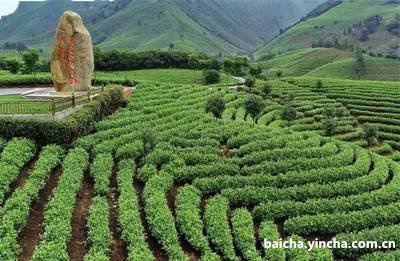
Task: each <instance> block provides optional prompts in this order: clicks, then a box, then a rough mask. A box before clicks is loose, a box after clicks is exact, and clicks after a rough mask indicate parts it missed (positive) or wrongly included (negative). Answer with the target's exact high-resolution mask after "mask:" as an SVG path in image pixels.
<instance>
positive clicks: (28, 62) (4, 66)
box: [0, 50, 50, 76]
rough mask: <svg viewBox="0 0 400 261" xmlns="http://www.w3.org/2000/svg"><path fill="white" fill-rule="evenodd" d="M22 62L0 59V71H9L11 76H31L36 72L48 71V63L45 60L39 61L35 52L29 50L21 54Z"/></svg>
mask: <svg viewBox="0 0 400 261" xmlns="http://www.w3.org/2000/svg"><path fill="white" fill-rule="evenodd" d="M22 60H23V62H20V61H18V60H16V59H4V58H0V70H7V71H10V72H11V73H12V74H17V73H19V72H22V73H24V74H33V76H35V74H36V72H48V71H50V63H49V61H47V60H41V59H40V57H39V54H38V52H37V51H36V50H29V51H26V52H24V53H23V54H22Z"/></svg>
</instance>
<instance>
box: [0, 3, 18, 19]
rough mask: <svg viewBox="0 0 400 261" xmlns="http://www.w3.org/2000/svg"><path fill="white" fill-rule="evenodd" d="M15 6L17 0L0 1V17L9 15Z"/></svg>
mask: <svg viewBox="0 0 400 261" xmlns="http://www.w3.org/2000/svg"><path fill="white" fill-rule="evenodd" d="M17 6H18V0H0V16H3V15H8V14H11V13H12V12H14V11H15V9H17Z"/></svg>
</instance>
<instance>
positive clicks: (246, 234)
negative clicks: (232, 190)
mask: <svg viewBox="0 0 400 261" xmlns="http://www.w3.org/2000/svg"><path fill="white" fill-rule="evenodd" d="M232 230H233V231H232V232H233V235H234V237H235V242H236V245H237V246H238V248H239V250H240V252H241V253H242V255H243V257H244V258H245V259H246V260H255V261H261V260H262V258H261V257H260V255H259V253H258V252H257V249H256V239H255V237H254V229H253V218H252V216H251V214H250V212H249V211H248V210H246V209H244V208H242V209H237V210H235V211H234V212H233V216H232Z"/></svg>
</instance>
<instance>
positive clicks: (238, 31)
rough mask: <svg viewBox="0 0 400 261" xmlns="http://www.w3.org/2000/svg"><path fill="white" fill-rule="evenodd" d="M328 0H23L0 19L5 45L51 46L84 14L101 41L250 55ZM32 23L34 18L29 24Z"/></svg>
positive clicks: (134, 46) (141, 47) (110, 44)
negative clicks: (66, 18)
mask: <svg viewBox="0 0 400 261" xmlns="http://www.w3.org/2000/svg"><path fill="white" fill-rule="evenodd" d="M321 2H323V0H268V1H256V0H254V1H253V0H252V1H240V0H229V1H228V0H214V1H187V0H169V1H160V0H117V1H113V2H107V1H94V2H79V1H78V2H75V1H74V2H73V1H70V0H49V1H46V2H21V3H20V5H19V7H18V9H17V10H16V12H15V13H14V14H11V15H9V16H6V17H3V18H2V19H1V20H0V44H4V43H5V42H23V43H25V44H26V45H28V46H30V47H32V46H34V47H39V48H43V49H48V47H50V46H51V43H52V41H53V35H54V31H55V27H56V24H57V21H58V18H59V16H60V15H61V13H62V12H63V11H65V10H73V11H76V12H78V13H79V14H81V16H82V17H83V18H84V20H85V24H86V25H87V27H88V29H89V31H90V32H91V33H92V37H93V40H94V43H95V44H98V45H99V46H101V47H104V48H130V49H136V50H148V49H163V50H168V49H176V50H184V51H202V52H211V53H214V54H217V53H225V54H226V53H229V54H243V53H249V52H250V51H252V50H254V49H255V48H257V47H259V46H261V45H262V44H263V43H264V42H266V41H268V40H270V39H272V38H273V37H274V36H275V35H276V34H277V33H279V30H281V29H283V28H285V27H287V26H289V25H291V24H293V23H294V22H296V21H297V20H298V19H300V18H301V17H303V16H305V15H306V14H307V13H308V12H309V11H310V10H312V9H313V8H315V7H316V6H317V5H318V4H319V3H321ZM27 21H29V22H27Z"/></svg>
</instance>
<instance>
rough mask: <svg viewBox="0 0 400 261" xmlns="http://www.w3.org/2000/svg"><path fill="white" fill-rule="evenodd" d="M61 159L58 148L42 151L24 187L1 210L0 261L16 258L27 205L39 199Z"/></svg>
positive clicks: (48, 147) (28, 210)
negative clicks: (0, 260)
mask: <svg viewBox="0 0 400 261" xmlns="http://www.w3.org/2000/svg"><path fill="white" fill-rule="evenodd" d="M63 156H64V151H63V149H62V148H60V147H58V146H55V145H49V146H46V147H44V148H43V149H42V151H41V152H40V155H39V159H38V161H37V162H36V164H35V167H34V169H33V171H32V172H31V173H30V175H29V179H28V180H27V182H26V184H25V186H23V187H20V188H18V189H17V190H16V191H15V192H14V193H13V194H12V196H11V197H10V198H9V199H8V200H7V201H6V202H5V204H4V206H3V208H2V209H1V215H0V216H1V225H0V242H1V243H0V249H1V251H0V258H1V259H2V260H12V259H16V258H17V257H18V255H19V253H20V246H19V245H18V234H19V232H21V231H22V229H23V228H24V227H25V225H26V222H27V219H28V216H29V212H30V206H31V204H32V202H34V200H36V199H37V198H38V196H39V192H40V190H41V189H43V187H44V186H45V184H46V181H47V179H48V178H49V176H50V174H51V171H52V170H53V169H54V168H55V167H56V166H57V165H59V164H60V163H61V159H62V157H63Z"/></svg>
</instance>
